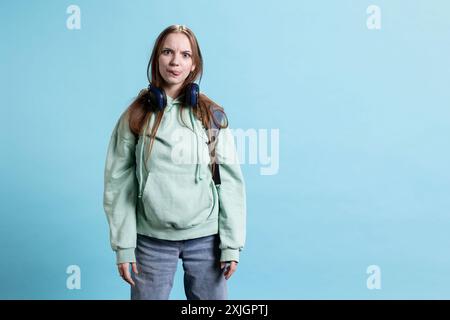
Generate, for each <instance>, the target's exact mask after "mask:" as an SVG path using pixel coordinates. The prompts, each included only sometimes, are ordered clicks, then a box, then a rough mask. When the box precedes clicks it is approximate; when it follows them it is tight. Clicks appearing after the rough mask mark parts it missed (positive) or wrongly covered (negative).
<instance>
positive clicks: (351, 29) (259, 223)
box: [0, 0, 450, 299]
mask: <svg viewBox="0 0 450 320" xmlns="http://www.w3.org/2000/svg"><path fill="white" fill-rule="evenodd" d="M70 4H76V5H78V6H79V7H80V8H81V30H68V29H67V28H66V19H67V17H68V16H69V15H68V14H67V13H66V9H67V7H68V6H69V5H70ZM371 4H375V5H378V6H380V8H381V14H382V16H381V17H382V28H381V30H369V29H368V28H367V27H366V19H367V17H368V15H367V13H366V8H367V7H368V6H369V5H371ZM449 12H450V4H449V2H448V1H444V0H442V1H419V0H415V1H356V0H353V1H350V0H347V1H294V0H291V1H287V0H282V1H268V0H266V1H237V0H231V1H230V0H228V1H207V0H194V1H181V0H177V1H170V2H169V1H143V0H139V1H137V0H133V1H100V0H97V1H87V0H79V1H76V2H70V1H56V0H53V1H23V0H22V1H11V0H10V1H1V2H0V23H1V28H0V38H1V39H2V44H1V50H0V61H1V70H0V88H1V104H2V106H1V124H2V125H1V129H0V130H1V134H0V137H1V138H0V139H1V146H2V157H1V160H0V166H1V171H2V174H1V177H2V179H1V184H0V186H1V189H0V195H1V224H0V228H1V229H0V246H1V247H0V248H1V258H0V268H1V270H2V272H1V274H0V298H3V299H13V298H18V299H28V298H29V299H128V298H129V288H128V286H127V285H126V284H125V283H124V282H122V280H121V279H120V277H118V275H117V269H116V266H115V260H114V259H115V258H114V254H113V252H112V250H111V249H110V246H109V233H108V232H109V231H108V226H107V222H106V217H105V214H104V211H103V207H102V193H103V169H104V161H105V156H106V148H107V143H108V141H109V137H110V134H111V132H112V129H113V126H114V124H115V122H116V121H117V119H118V117H119V115H120V113H121V112H122V111H123V110H124V109H125V108H126V107H127V106H128V104H129V103H130V102H131V101H132V99H133V97H134V96H135V95H136V94H137V93H138V91H139V90H140V89H142V88H144V87H145V86H146V85H147V79H146V76H145V68H146V66H147V61H148V58H149V55H150V52H151V48H152V46H153V43H154V40H155V38H156V36H157V35H158V34H159V32H161V31H162V30H163V29H164V28H165V27H166V26H168V25H170V24H176V23H178V24H185V25H187V26H189V27H190V28H191V29H192V30H193V31H194V32H195V33H196V35H197V37H198V40H199V43H200V46H201V49H202V53H203V55H204V60H205V73H204V77H203V79H202V82H201V84H200V86H201V90H202V91H203V92H205V93H206V94H207V95H208V96H210V97H211V98H212V99H214V100H215V101H217V102H218V103H219V104H221V105H222V106H223V107H224V108H225V109H226V111H227V112H228V116H229V118H230V123H231V127H232V128H242V129H256V130H257V129H268V130H270V129H279V130H280V155H279V161H280V168H279V172H278V174H277V175H273V176H263V175H261V174H260V168H261V166H263V165H261V164H256V165H255V164H253V165H252V164H248V163H247V164H243V166H242V169H243V172H244V176H245V179H246V184H247V197H248V203H247V206H248V218H247V223H248V228H247V242H246V246H245V249H244V251H243V252H242V256H241V262H240V264H239V268H238V270H237V272H236V273H235V274H234V275H233V277H232V278H231V279H230V280H229V292H230V298H231V299H350V298H351V299H394V298H400V299H411V298H414V299H416V298H426V299H428V298H446V299H449V298H450V277H449V270H450V255H449V248H450V232H449V230H450V219H449V218H450V170H449V163H450V142H449V137H450V110H449V107H450V103H449V102H450V91H449V75H450V63H449V57H450V42H449V36H450V20H449V19H448V13H449ZM72 264H75V265H78V266H80V268H81V290H68V289H67V288H66V279H67V277H68V274H66V268H67V266H69V265H72ZM373 264H374V265H378V266H379V267H380V268H381V285H382V288H381V290H369V289H368V288H367V287H366V279H367V277H368V276H369V275H368V274H367V273H366V268H367V267H368V266H369V265H373ZM181 270H182V268H181V265H179V268H178V272H177V275H176V279H175V286H174V288H173V291H172V295H171V298H172V299H185V296H184V291H183V282H182V271H181Z"/></svg>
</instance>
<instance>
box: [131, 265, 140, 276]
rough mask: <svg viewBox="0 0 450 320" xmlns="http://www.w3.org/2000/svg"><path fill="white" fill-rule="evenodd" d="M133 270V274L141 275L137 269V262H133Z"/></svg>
mask: <svg viewBox="0 0 450 320" xmlns="http://www.w3.org/2000/svg"><path fill="white" fill-rule="evenodd" d="M131 268H132V269H133V272H134V273H136V274H138V273H139V272H138V269H137V265H136V262H133V263H132V264H131Z"/></svg>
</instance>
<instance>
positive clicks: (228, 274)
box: [225, 261, 237, 280]
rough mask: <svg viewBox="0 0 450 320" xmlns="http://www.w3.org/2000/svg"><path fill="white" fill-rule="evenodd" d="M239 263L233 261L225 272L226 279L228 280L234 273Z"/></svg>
mask: <svg viewBox="0 0 450 320" xmlns="http://www.w3.org/2000/svg"><path fill="white" fill-rule="evenodd" d="M236 268H237V264H236V262H234V261H233V262H231V264H230V266H229V267H228V268H227V271H226V272H225V279H226V280H228V279H230V277H231V276H232V275H233V273H234V272H235V271H236Z"/></svg>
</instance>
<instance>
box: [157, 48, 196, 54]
mask: <svg viewBox="0 0 450 320" xmlns="http://www.w3.org/2000/svg"><path fill="white" fill-rule="evenodd" d="M166 49H167V50H172V51H173V49H172V48H169V47H164V48H163V50H166ZM181 52H182V53H191V51H189V50H184V51H181Z"/></svg>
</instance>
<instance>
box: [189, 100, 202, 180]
mask: <svg viewBox="0 0 450 320" xmlns="http://www.w3.org/2000/svg"><path fill="white" fill-rule="evenodd" d="M189 116H190V119H191V125H192V130H193V131H194V134H195V142H196V144H197V153H196V156H197V162H196V166H195V183H198V181H199V180H202V179H203V177H202V175H201V174H200V155H199V149H200V147H199V145H198V140H199V138H198V136H197V131H196V130H195V124H194V123H195V121H194V114H193V112H192V108H189Z"/></svg>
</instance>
